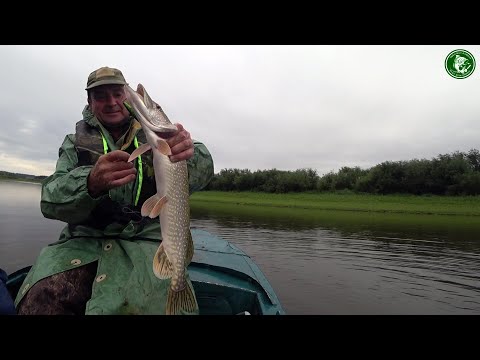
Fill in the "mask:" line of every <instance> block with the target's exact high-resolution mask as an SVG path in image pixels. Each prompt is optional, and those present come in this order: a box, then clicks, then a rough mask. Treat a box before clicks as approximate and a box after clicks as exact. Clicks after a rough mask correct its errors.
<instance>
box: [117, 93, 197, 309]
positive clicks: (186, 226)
mask: <svg viewBox="0 0 480 360" xmlns="http://www.w3.org/2000/svg"><path fill="white" fill-rule="evenodd" d="M125 88H126V92H127V102H125V103H124V104H125V106H126V107H127V109H128V110H129V111H130V112H131V113H132V114H133V115H134V116H135V117H136V119H137V120H138V121H139V122H140V124H141V125H142V128H143V131H144V132H145V135H146V138H147V144H144V145H142V146H140V147H139V148H137V149H135V151H134V152H133V153H132V154H131V155H130V158H129V159H128V161H132V160H134V159H135V158H137V157H138V156H139V155H141V154H143V153H144V152H146V151H148V150H150V149H151V150H152V151H153V167H154V172H155V182H156V186H157V193H156V194H155V195H153V196H152V197H150V198H149V199H147V200H146V201H145V202H144V203H143V205H142V209H141V213H142V216H149V217H151V218H155V217H157V216H159V215H160V226H161V231H162V243H161V244H160V246H159V247H158V249H157V252H156V253H155V256H154V258H153V272H154V274H155V276H157V277H158V278H160V279H168V278H171V284H170V288H169V290H168V297H167V305H166V314H167V315H175V314H180V313H182V312H187V313H191V312H193V311H195V310H196V309H198V304H197V300H196V297H195V293H194V291H193V288H192V286H191V284H190V283H189V282H188V281H187V279H186V268H187V266H188V264H189V263H190V261H191V260H192V257H193V241H192V235H191V233H190V206H189V183H188V171H187V162H186V161H185V160H182V161H178V162H171V161H170V158H169V157H168V155H171V154H172V153H171V149H170V147H169V145H168V143H167V142H166V141H165V140H164V139H162V138H161V137H160V136H159V135H158V133H170V132H174V131H177V127H176V126H175V125H174V124H172V123H171V122H170V120H169V119H168V117H167V115H166V114H165V113H164V112H163V110H162V108H161V107H160V106H159V105H158V104H156V103H155V102H154V101H153V100H152V99H151V98H150V96H149V95H148V93H147V91H146V90H145V88H144V87H143V86H142V85H141V84H138V87H137V92H135V91H134V90H133V89H132V88H131V87H130V86H128V85H126V86H125Z"/></svg>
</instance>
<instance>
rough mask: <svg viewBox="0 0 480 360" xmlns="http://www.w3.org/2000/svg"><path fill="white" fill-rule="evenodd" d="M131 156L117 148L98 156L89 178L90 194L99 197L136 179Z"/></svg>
mask: <svg viewBox="0 0 480 360" xmlns="http://www.w3.org/2000/svg"><path fill="white" fill-rule="evenodd" d="M172 151H173V150H172ZM129 156H130V154H129V153H127V152H125V151H121V150H115V151H112V152H109V153H107V154H105V155H102V156H100V157H99V158H98V161H97V163H96V164H95V166H94V167H93V168H92V170H91V171H90V174H89V175H88V179H87V188H88V193H89V194H90V196H92V197H93V198H96V197H99V196H100V195H102V194H103V193H105V192H107V191H108V190H110V189H112V188H115V187H118V186H122V185H125V184H128V183H129V182H132V181H134V180H135V177H136V174H137V169H135V165H134V164H133V162H127V160H128V158H129Z"/></svg>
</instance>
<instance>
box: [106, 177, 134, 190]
mask: <svg viewBox="0 0 480 360" xmlns="http://www.w3.org/2000/svg"><path fill="white" fill-rule="evenodd" d="M134 180H135V175H128V176H126V177H123V178H120V179H117V180H113V181H112V182H111V183H110V185H111V188H114V187H117V186H122V185H125V184H128V183H129V182H132V181H134Z"/></svg>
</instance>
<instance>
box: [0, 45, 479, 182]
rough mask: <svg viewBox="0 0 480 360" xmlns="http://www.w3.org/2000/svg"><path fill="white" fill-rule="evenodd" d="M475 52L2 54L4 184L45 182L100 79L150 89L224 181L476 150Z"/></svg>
mask: <svg viewBox="0 0 480 360" xmlns="http://www.w3.org/2000/svg"><path fill="white" fill-rule="evenodd" d="M459 48H460V49H465V50H468V51H469V52H470V53H472V54H473V56H474V57H475V58H476V59H477V61H480V46H471V45H445V46H443V45H442V46H439V45H428V46H420V45H415V46H405V45H394V46H382V45H376V46H363V45H356V46H347V45H341V46H332V45H315V46H303V45H302V46H300V45H293V46H286V45H283V46H280V45H275V46H273V45H254V46H253V45H252V46H240V45H231V46H230V45H229V46H221V45H217V46H201V45H198V46H187V45H178V46H163V45H152V46H126V45H125V46H81V45H75V46H58V45H55V46H39V45H37V46H12V45H9V46H4V45H3V46H0V64H1V66H0V75H1V76H0V78H1V81H2V90H1V94H2V96H1V98H0V109H1V112H2V119H1V124H2V131H1V132H0V170H5V171H10V172H20V173H27V174H33V175H49V174H51V173H52V172H53V171H54V169H55V163H56V160H57V155H58V148H59V147H60V145H61V144H62V142H63V139H64V137H65V135H66V134H67V133H73V132H74V131H75V123H76V122H77V121H78V120H81V118H82V110H83V108H84V106H85V105H86V103H87V97H86V91H85V90H84V89H85V86H86V82H87V77H88V75H89V74H90V72H92V71H93V70H95V69H97V68H99V67H102V66H110V67H116V68H119V69H120V70H122V72H123V74H124V76H125V77H126V79H127V82H128V83H129V84H130V86H132V87H135V88H136V85H137V84H138V83H142V84H143V85H144V86H145V88H146V89H147V91H148V92H149V94H150V95H151V97H152V98H153V99H154V100H155V101H156V102H158V103H159V104H160V105H161V106H162V107H163V109H164V111H165V112H166V113H167V115H168V116H169V117H170V119H171V120H172V121H173V122H180V123H182V124H183V125H184V127H185V128H186V129H187V130H188V131H189V132H190V133H191V135H192V137H193V138H195V139H198V140H200V141H202V142H203V143H204V144H205V145H206V146H207V147H208V148H209V150H210V152H211V153H212V156H213V159H214V163H215V172H216V173H218V172H219V171H220V170H222V169H225V168H229V169H230V168H238V169H251V170H252V171H254V170H257V169H261V170H265V169H273V168H276V169H280V170H296V169H301V168H312V169H315V170H317V172H318V175H320V176H321V175H323V174H326V173H328V172H330V171H338V170H339V169H340V168H341V167H343V166H350V167H354V166H360V167H361V168H365V169H366V168H369V167H371V166H374V165H376V164H379V163H381V162H384V161H399V160H411V159H431V158H433V157H436V156H437V155H438V154H446V153H451V152H454V151H457V150H458V151H464V152H466V151H468V150H470V149H472V148H475V149H479V148H480V144H479V141H480V101H479V100H478V97H479V95H480V91H479V90H480V66H479V68H477V69H476V70H475V71H474V73H473V74H472V75H471V76H470V77H468V78H466V79H454V78H452V77H451V76H450V75H448V74H447V72H446V70H445V66H444V61H445V58H446V57H447V55H448V54H449V53H450V52H451V51H452V50H455V49H459Z"/></svg>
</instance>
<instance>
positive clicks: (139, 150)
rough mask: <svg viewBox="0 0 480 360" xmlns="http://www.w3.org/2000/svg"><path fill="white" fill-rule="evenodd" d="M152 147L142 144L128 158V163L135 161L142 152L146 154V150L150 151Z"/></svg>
mask: <svg viewBox="0 0 480 360" xmlns="http://www.w3.org/2000/svg"><path fill="white" fill-rule="evenodd" d="M151 149H152V147H151V146H150V145H148V144H143V145H141V146H140V147H138V148H136V149H135V151H134V152H133V153H132V154H131V155H130V157H129V158H128V162H130V161H132V160H135V159H136V158H137V157H139V156H140V155H142V154H143V153H144V152H147V151H148V150H151Z"/></svg>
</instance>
